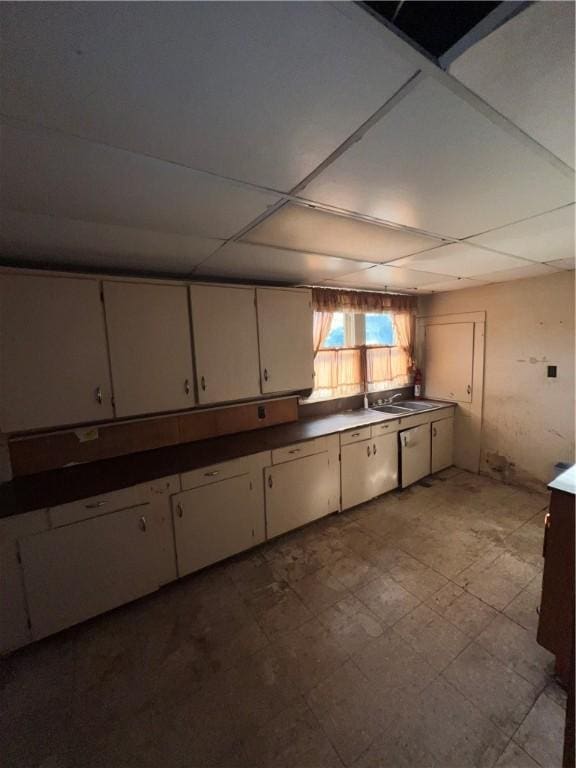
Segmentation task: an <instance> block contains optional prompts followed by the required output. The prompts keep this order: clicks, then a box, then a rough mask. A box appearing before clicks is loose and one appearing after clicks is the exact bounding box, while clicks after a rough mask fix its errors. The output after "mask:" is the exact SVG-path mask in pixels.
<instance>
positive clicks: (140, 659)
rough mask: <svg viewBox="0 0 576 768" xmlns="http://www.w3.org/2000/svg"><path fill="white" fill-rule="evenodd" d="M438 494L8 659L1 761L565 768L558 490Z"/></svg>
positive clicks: (394, 502)
mask: <svg viewBox="0 0 576 768" xmlns="http://www.w3.org/2000/svg"><path fill="white" fill-rule="evenodd" d="M428 484H429V487H426V486H425V485H416V486H415V487H412V488H411V489H409V490H407V491H404V492H403V493H401V494H400V493H393V494H389V495H387V496H385V497H382V498H380V499H378V500H376V501H374V502H371V503H369V504H366V505H363V506H362V507H358V508H356V509H354V510H350V511H348V512H346V513H344V514H342V515H333V516H331V517H329V518H325V519H324V520H321V521H318V522H317V523H315V524H313V525H311V526H309V527H307V528H306V529H303V530H300V531H297V532H294V533H291V534H289V535H287V536H284V537H282V538H280V539H278V540H276V541H273V542H271V543H269V544H267V545H264V546H263V547H261V548H259V549H257V550H254V551H252V552H250V553H247V554H246V555H244V556H240V557H238V558H236V559H234V560H232V561H228V562H226V563H223V564H221V565H218V566H215V567H213V568H211V569H208V570H206V571H205V572H203V573H201V574H197V575H195V576H192V577H189V578H187V579H184V580H182V581H180V582H178V583H176V584H173V585H170V586H169V587H166V588H164V589H163V590H161V591H160V592H158V593H156V594H154V595H151V596H150V597H148V598H145V599H143V600H140V601H138V602H137V603H133V604H132V605H129V606H125V607H123V608H121V609H118V610H117V611H114V612H112V613H110V614H107V615H105V616H101V617H99V618H97V619H95V620H93V621H91V622H88V623H86V624H84V625H82V626H79V627H75V628H73V629H71V630H68V631H66V632H63V633H61V634H60V635H58V636H56V637H53V638H48V639H47V640H45V641H42V642H40V643H37V644H35V645H33V646H31V647H29V648H26V649H23V650H22V651H20V652H18V653H15V654H13V655H12V656H10V657H8V658H6V659H4V660H3V661H2V662H1V664H0V752H1V754H2V755H3V759H2V765H3V767H4V768H9V767H10V768H11V767H12V766H17V767H18V768H32V767H34V768H40V767H41V768H61V767H63V766H65V767H66V768H95V767H96V766H99V767H101V768H131V767H134V768H135V767H136V766H137V767H138V768H156V767H158V768H176V767H178V768H204V767H206V768H208V767H209V766H213V767H220V768H233V767H234V766H244V767H246V766H250V767H252V766H254V767H256V766H258V767H260V766H262V767H263V766H282V767H283V768H342V766H354V768H369V767H371V768H383V767H384V766H390V767H395V766H405V767H406V768H415V767H417V766H422V767H426V768H431V767H432V766H440V767H441V768H445V767H446V766H454V768H466V766H482V767H484V766H493V765H496V766H498V768H504V767H506V768H513V767H516V768H524V767H528V766H535V767H537V766H540V767H541V768H554V766H560V764H561V750H562V735H563V723H564V708H565V696H564V693H563V691H562V690H561V689H560V688H559V686H558V685H557V684H556V683H555V682H554V679H553V677H552V669H553V659H552V657H551V656H550V654H548V653H547V652H546V651H544V650H543V649H542V648H540V646H538V645H537V644H536V642H535V639H534V637H535V632H536V623H537V616H536V606H537V604H538V599H539V589H540V581H541V568H542V559H541V556H540V553H541V546H542V520H543V513H542V510H543V509H544V508H545V507H546V504H547V497H546V496H544V495H539V494H529V493H527V492H525V491H522V490H517V489H514V488H512V487H509V486H506V485H501V484H499V483H496V482H494V481H492V480H489V479H487V478H483V477H478V476H475V475H470V474H468V473H465V472H460V471H457V470H448V471H446V472H445V473H443V474H442V475H440V476H436V477H435V478H434V479H432V480H430V481H429V483H428Z"/></svg>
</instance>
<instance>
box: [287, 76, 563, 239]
mask: <svg viewBox="0 0 576 768" xmlns="http://www.w3.org/2000/svg"><path fill="white" fill-rule="evenodd" d="M302 195H303V196H304V197H306V198H308V199H309V200H312V201H317V202H319V203H324V204H327V205H332V206H335V207H338V208H342V209H344V210H350V211H357V212H359V213H363V214H367V215H369V216H373V217H375V218H378V219H383V220H386V221H391V222H395V223H398V224H403V225H406V226H409V227H413V228H416V229H421V230H424V231H426V232H431V233H436V234H440V235H443V236H444V237H455V238H464V237H469V236H472V235H474V234H477V233H478V232H485V231H486V230H489V229H494V228H496V227H499V226H503V225H504V224H508V223H510V222H511V221H518V220H519V219H523V218H526V217H528V216H531V215H534V214H537V213H541V212H542V210H551V209H552V208H558V207H560V206H561V205H565V204H568V203H571V202H573V201H574V187H573V181H572V179H570V178H567V177H566V175H565V174H563V173H562V172H561V171H560V170H558V169H557V168H556V167H554V166H553V165H551V164H550V163H549V162H548V161H547V160H545V159H544V158H543V157H542V156H541V155H540V154H537V153H535V152H534V151H533V150H532V149H531V148H529V147H528V146H526V145H525V144H524V143H523V142H521V141H519V140H518V139H517V138H516V137H514V136H512V135H511V134H509V133H508V132H507V131H505V130H504V129H503V128H502V127H500V126H499V125H496V124H495V123H493V122H492V121H491V120H489V119H488V118H487V117H486V116H485V115H484V114H482V113H481V112H479V111H478V110H477V109H475V108H474V107H472V106H471V105H470V104H469V103H468V102H466V101H465V100H464V99H463V98H462V97H461V96H459V95H456V94H455V93H453V92H452V91H450V90H449V89H448V87H447V86H445V85H444V84H442V83H440V82H438V81H437V80H435V79H433V78H431V77H428V78H427V79H425V80H423V81H422V82H420V83H418V84H417V85H416V86H415V87H414V88H413V89H412V90H411V91H410V92H409V93H408V94H407V95H406V96H405V97H404V98H403V99H402V100H401V101H400V102H399V103H398V104H397V105H396V106H395V107H394V109H392V110H391V111H390V112H388V113H387V114H386V115H384V117H382V118H381V119H380V120H379V121H378V122H377V123H376V124H375V125H374V126H373V127H371V128H370V129H369V130H368V131H367V132H366V133H365V134H364V136H363V138H362V139H360V140H359V141H358V142H356V143H355V144H353V145H352V146H351V147H350V148H349V149H348V150H347V151H346V152H344V154H343V155H341V156H340V157H339V158H338V159H337V160H335V161H334V162H333V163H332V164H331V165H330V166H328V167H327V168H326V169H325V170H324V171H322V172H321V173H320V174H319V175H318V176H317V177H316V178H315V179H313V180H312V181H311V182H310V184H309V185H308V186H307V187H306V188H305V189H304V191H303V193H302Z"/></svg>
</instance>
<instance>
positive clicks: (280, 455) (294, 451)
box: [272, 437, 328, 464]
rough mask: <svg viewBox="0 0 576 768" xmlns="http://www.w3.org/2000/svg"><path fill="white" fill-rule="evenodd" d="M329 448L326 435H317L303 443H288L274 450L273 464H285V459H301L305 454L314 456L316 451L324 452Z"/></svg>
mask: <svg viewBox="0 0 576 768" xmlns="http://www.w3.org/2000/svg"><path fill="white" fill-rule="evenodd" d="M327 450H328V443H327V441H326V438H325V437H317V438H316V439H315V440H306V441H305V442H303V443H295V444H294V445H287V446H286V447H285V448H277V449H276V450H275V451H272V464H283V463H284V462H285V461H292V460H293V459H301V458H302V457H303V456H312V455H313V454H315V453H323V452H324V451H327Z"/></svg>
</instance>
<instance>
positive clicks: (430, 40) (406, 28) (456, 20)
mask: <svg viewBox="0 0 576 768" xmlns="http://www.w3.org/2000/svg"><path fill="white" fill-rule="evenodd" d="M364 5H366V6H368V8H370V9H371V10H372V11H373V12H374V13H376V14H377V15H378V16H382V18H384V19H386V21H388V22H390V23H392V24H393V25H394V26H395V27H396V28H397V29H399V30H400V31H401V32H403V33H404V35H406V36H407V37H409V38H410V39H411V40H413V41H414V42H415V43H417V44H418V45H419V46H420V47H421V48H423V49H424V50H425V51H426V52H427V53H429V54H431V55H432V56H434V57H435V58H439V57H440V56H442V54H444V53H446V51H447V50H449V49H450V48H451V47H452V46H453V45H454V44H455V43H457V42H458V40H460V38H462V37H464V35H465V34H466V33H467V32H469V31H470V30H471V29H472V27H475V26H476V24H478V22H480V21H482V19H483V18H484V17H485V16H487V15H488V14H489V13H491V12H492V11H493V10H494V9H495V8H497V7H498V6H499V5H502V3H501V2H498V3H495V2H472V1H471V0H458V1H457V2H450V0H445V1H444V2H432V0H430V1H429V2H428V1H427V0H404V2H398V0H395V1H394V2H366V3H364Z"/></svg>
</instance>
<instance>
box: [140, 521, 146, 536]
mask: <svg viewBox="0 0 576 768" xmlns="http://www.w3.org/2000/svg"><path fill="white" fill-rule="evenodd" d="M146 527H147V526H146V518H145V517H141V518H140V530H141V531H142V533H146Z"/></svg>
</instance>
